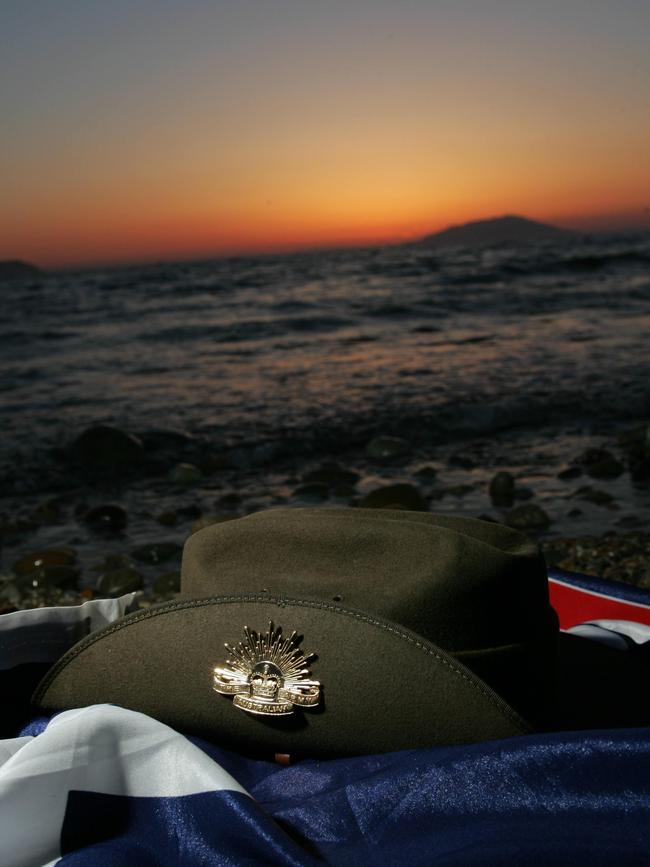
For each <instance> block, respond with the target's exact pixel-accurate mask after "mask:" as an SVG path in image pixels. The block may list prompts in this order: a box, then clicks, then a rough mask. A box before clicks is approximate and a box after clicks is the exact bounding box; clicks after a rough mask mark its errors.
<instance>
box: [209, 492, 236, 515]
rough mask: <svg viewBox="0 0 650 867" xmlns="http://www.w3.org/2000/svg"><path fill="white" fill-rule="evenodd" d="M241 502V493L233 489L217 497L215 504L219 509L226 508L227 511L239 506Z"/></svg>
mask: <svg viewBox="0 0 650 867" xmlns="http://www.w3.org/2000/svg"><path fill="white" fill-rule="evenodd" d="M241 502H242V498H241V494H237V493H236V492H235V491H231V492H230V493H228V494H222V496H220V497H217V499H216V500H215V502H214V504H215V506H216V507H217V509H225V510H226V511H229V510H231V509H237V508H239V506H240V505H241Z"/></svg>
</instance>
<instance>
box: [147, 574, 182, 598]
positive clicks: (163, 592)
mask: <svg viewBox="0 0 650 867" xmlns="http://www.w3.org/2000/svg"><path fill="white" fill-rule="evenodd" d="M180 589H181V573H180V572H179V571H178V570H176V571H173V572H165V574H164V575H159V576H158V578H156V580H155V581H154V582H153V590H154V593H157V594H158V595H159V596H169V595H171V594H173V593H179V592H180Z"/></svg>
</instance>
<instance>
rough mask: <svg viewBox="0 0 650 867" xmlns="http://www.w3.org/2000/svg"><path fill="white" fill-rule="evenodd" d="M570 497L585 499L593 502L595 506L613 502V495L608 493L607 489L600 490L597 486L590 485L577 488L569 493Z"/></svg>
mask: <svg viewBox="0 0 650 867" xmlns="http://www.w3.org/2000/svg"><path fill="white" fill-rule="evenodd" d="M571 496H572V497H577V498H578V499H579V500H586V501H587V502H589V503H594V504H595V505H596V506H608V505H609V504H610V503H613V502H614V497H612V495H611V494H608V493H607V491H600V490H598V488H592V487H591V485H586V486H585V487H582V488H578V490H577V491H574V493H573V494H571Z"/></svg>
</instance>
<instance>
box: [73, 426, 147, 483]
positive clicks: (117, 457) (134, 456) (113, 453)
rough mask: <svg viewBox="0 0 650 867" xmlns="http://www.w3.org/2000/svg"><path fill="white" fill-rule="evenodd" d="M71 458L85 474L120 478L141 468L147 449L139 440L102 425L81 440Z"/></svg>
mask: <svg viewBox="0 0 650 867" xmlns="http://www.w3.org/2000/svg"><path fill="white" fill-rule="evenodd" d="M69 454H70V457H71V458H72V460H73V461H74V462H75V463H77V464H79V465H80V466H81V467H83V468H84V469H85V470H88V471H90V472H95V473H102V474H111V475H118V476H120V475H123V474H125V473H128V472H132V471H133V470H134V469H136V468H138V467H140V466H141V465H142V464H143V462H144V458H145V451H144V447H143V445H142V442H141V441H140V440H139V439H138V438H137V437H135V436H133V435H132V434H128V433H125V432H124V431H122V430H119V428H115V427H111V426H110V425H103V424H100V425H95V426H94V427H90V428H88V429H87V430H85V431H84V432H83V433H82V434H81V435H80V436H78V437H77V439H76V440H74V442H73V443H72V444H71V446H70V448H69Z"/></svg>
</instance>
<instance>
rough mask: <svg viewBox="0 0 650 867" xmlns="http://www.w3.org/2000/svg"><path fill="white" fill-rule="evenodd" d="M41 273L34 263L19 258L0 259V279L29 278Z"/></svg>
mask: <svg viewBox="0 0 650 867" xmlns="http://www.w3.org/2000/svg"><path fill="white" fill-rule="evenodd" d="M42 274H43V272H42V271H41V269H40V268H37V267H36V265H30V264H29V262H22V261H21V260H20V259H5V260H4V261H0V280H29V279H30V278H33V277H40V276H41V275H42Z"/></svg>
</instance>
